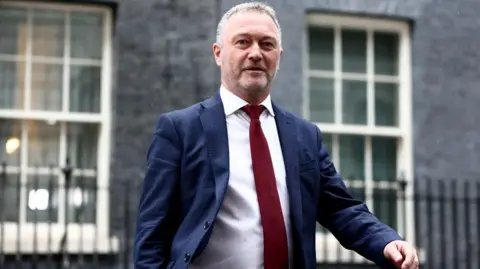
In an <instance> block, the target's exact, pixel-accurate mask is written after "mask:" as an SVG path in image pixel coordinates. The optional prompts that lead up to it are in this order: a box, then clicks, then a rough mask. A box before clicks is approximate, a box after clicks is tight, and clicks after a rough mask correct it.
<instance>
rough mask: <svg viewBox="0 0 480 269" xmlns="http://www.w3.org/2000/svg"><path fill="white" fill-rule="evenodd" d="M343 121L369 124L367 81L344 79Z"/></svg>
mask: <svg viewBox="0 0 480 269" xmlns="http://www.w3.org/2000/svg"><path fill="white" fill-rule="evenodd" d="M342 95H343V96H342V97H343V98H342V102H343V103H342V106H343V119H342V121H343V123H347V124H367V83H366V82H364V81H348V80H345V81H343V89H342Z"/></svg>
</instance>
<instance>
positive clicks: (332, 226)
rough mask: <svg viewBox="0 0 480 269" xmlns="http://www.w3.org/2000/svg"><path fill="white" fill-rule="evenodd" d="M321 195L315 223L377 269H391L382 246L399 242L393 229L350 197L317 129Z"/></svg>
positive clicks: (391, 265)
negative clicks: (395, 241) (369, 261)
mask: <svg viewBox="0 0 480 269" xmlns="http://www.w3.org/2000/svg"><path fill="white" fill-rule="evenodd" d="M316 131H317V141H318V162H319V166H320V174H321V184H320V188H321V190H320V191H321V193H320V196H319V197H320V199H319V201H318V216H317V220H318V222H319V223H320V224H321V225H323V226H324V227H325V228H327V229H328V230H329V231H330V232H332V234H333V235H334V236H335V237H336V238H337V240H338V241H339V242H340V244H341V245H342V246H343V247H345V248H347V249H350V250H354V251H355V252H357V253H358V254H360V255H362V256H363V257H365V258H367V259H369V260H371V261H373V262H374V263H375V264H377V265H378V266H380V268H394V267H393V264H392V263H391V262H389V261H388V260H387V259H385V258H384V256H383V250H384V248H385V246H386V245H387V244H388V243H390V242H391V241H394V240H401V238H400V236H399V235H398V234H397V232H395V231H394V230H393V229H392V228H390V227H389V226H387V225H386V224H384V223H382V222H380V220H379V219H378V218H376V217H375V216H374V215H373V214H372V213H371V212H370V211H369V209H368V208H367V206H366V204H365V203H364V202H362V201H359V200H356V199H354V198H353V197H352V195H351V194H350V192H349V191H348V189H347V187H346V186H345V184H344V182H343V180H342V178H341V177H340V175H339V173H338V172H337V171H336V169H335V167H334V165H333V163H332V162H331V160H330V157H329V154H328V152H327V149H326V146H325V145H324V144H323V143H322V139H321V134H320V130H319V129H318V128H316Z"/></svg>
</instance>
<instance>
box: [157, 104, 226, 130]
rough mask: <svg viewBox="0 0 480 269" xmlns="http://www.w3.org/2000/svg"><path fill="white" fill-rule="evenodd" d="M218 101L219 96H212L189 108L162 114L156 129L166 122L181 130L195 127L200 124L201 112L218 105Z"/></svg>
mask: <svg viewBox="0 0 480 269" xmlns="http://www.w3.org/2000/svg"><path fill="white" fill-rule="evenodd" d="M217 99H218V96H212V97H210V98H207V99H205V100H202V101H200V102H197V103H195V104H192V105H190V106H188V107H184V108H181V109H175V110H172V111H169V112H165V113H162V114H160V115H159V116H158V118H157V124H156V128H155V129H158V127H159V125H162V123H165V122H168V123H169V125H173V126H174V127H175V128H179V129H182V128H187V127H189V126H192V125H195V123H198V117H199V115H200V112H201V111H202V110H203V109H205V107H206V106H209V105H212V104H216V103H217V102H218V100H217ZM163 125H164V124H163ZM164 126H165V125H164ZM193 127H197V126H193Z"/></svg>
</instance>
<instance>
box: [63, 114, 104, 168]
mask: <svg viewBox="0 0 480 269" xmlns="http://www.w3.org/2000/svg"><path fill="white" fill-rule="evenodd" d="M67 130H68V135H67V156H68V158H70V163H71V164H72V166H73V167H74V168H80V169H87V168H90V169H93V168H95V167H96V166H97V141H98V132H99V130H98V125H96V124H90V123H87V124H75V123H70V124H68V125H67Z"/></svg>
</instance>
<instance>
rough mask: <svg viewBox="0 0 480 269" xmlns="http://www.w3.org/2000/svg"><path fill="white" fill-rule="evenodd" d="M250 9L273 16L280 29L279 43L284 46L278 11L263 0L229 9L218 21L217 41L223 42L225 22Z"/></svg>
mask: <svg viewBox="0 0 480 269" xmlns="http://www.w3.org/2000/svg"><path fill="white" fill-rule="evenodd" d="M248 11H254V12H259V13H263V14H267V15H268V16H270V18H272V20H273V22H274V23H275V25H276V26H277V29H278V38H279V40H278V43H279V45H280V47H282V29H281V28H280V23H279V22H278V19H277V16H276V12H275V10H274V9H273V7H271V6H269V5H268V4H265V3H262V2H247V3H243V4H239V5H236V6H234V7H232V8H231V9H230V10H228V11H227V12H226V13H225V14H223V16H222V19H221V20H220V22H219V23H218V26H217V40H216V42H217V43H218V44H222V42H223V28H224V27H225V24H226V23H227V21H228V20H229V19H230V18H231V17H232V16H233V15H235V14H237V13H241V12H248Z"/></svg>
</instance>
